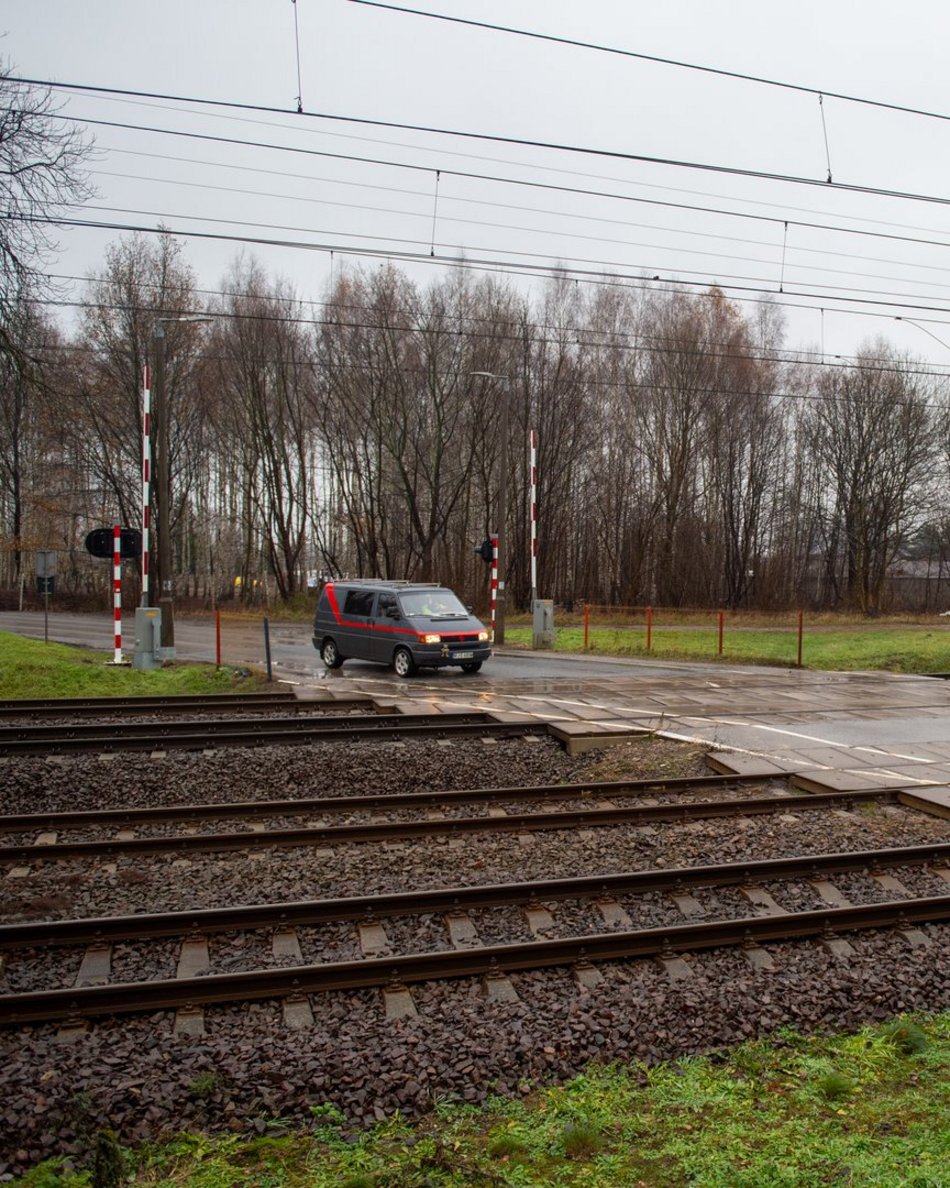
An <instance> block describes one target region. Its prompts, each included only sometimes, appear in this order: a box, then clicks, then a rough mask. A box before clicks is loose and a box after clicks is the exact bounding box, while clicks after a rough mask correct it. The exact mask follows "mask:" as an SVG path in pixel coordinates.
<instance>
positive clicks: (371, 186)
mask: <svg viewBox="0 0 950 1188" xmlns="http://www.w3.org/2000/svg"><path fill="white" fill-rule="evenodd" d="M222 167H223V168H240V167H238V166H230V165H224V166H222ZM91 172H92V174H93V175H94V176H96V177H113V178H118V179H121V180H127V181H143V182H147V183H148V184H149V185H150V186H154V185H156V184H157V185H168V186H180V187H182V188H185V189H194V190H201V191H202V192H205V191H213V192H218V193H223V194H239V195H242V196H244V197H251V198H267V199H269V200H277V201H285V202H297V203H303V204H305V205H307V206H345V207H346V208H347V209H349V210H363V211H370V212H373V213H384V214H396V215H400V216H405V217H408V218H420V217H430V216H428V215H425V214H424V213H420V212H419V211H412V210H399V209H396V208H394V207H384V206H382V207H381V206H369V205H366V204H358V203H353V202H350V201H346V202H342V201H338V200H334V199H328V198H313V197H311V196H309V195H299V194H283V193H274V192H273V191H267V190H250V189H247V188H244V187H237V186H220V185H215V184H213V183H209V182H189V181H182V180H180V179H178V178H161V177H145V176H143V175H142V174H134V173H121V172H118V171H115V170H108V169H94V170H92V171H91ZM435 172H436V174H439V173H441V170H436V171H435ZM295 176H302V175H295ZM308 180H309V179H308ZM321 180H322V181H323V182H324V184H331V185H337V186H344V187H349V188H356V189H367V190H378V191H382V192H384V193H388V194H398V195H401V196H406V197H414V198H426V197H428V195H427V194H426V192H425V191H424V190H409V189H403V188H401V187H396V186H386V185H382V184H380V183H376V182H356V181H349V180H347V179H343V178H323V179H321ZM440 202H448V203H456V204H461V205H466V206H484V207H488V208H490V209H493V210H511V211H518V212H519V213H526V214H533V215H547V216H550V217H552V218H560V219H568V220H576V221H581V222H586V223H597V224H605V225H608V226H614V227H623V228H635V229H637V230H647V231H662V232H666V233H669V234H671V235H683V236H689V237H692V238H698V239H712V240H721V241H723V242H725V243H738V244H743V245H745V246H749V247H765V248H772V247H773V246H774V244H773V242H772V241H770V240H765V239H751V238H749V237H748V236H738V235H723V234H721V233H719V232H715V231H694V230H691V229H689V228H687V227H674V226H662V225H657V224H656V223H637V222H631V221H629V220H627V219H614V218H608V217H606V216H603V215H587V214H575V213H573V212H571V211H559V210H552V209H550V208H544V207H536V206H522V205H520V204H517V203H510V202H493V201H488V200H485V199H480V198H467V197H462V196H459V195H443V194H441V193H438V194H435V195H434V201H433V211H432V215H431V218H432V222H433V234H432V239H433V240H434V238H435V221H436V212H437V209H438V204H439V203H440ZM442 218H443V220H444V221H446V222H458V223H465V224H470V225H472V226H480V227H496V228H501V229H504V230H515V231H531V232H538V233H541V232H540V231H539V229H538V228H537V227H525V226H522V225H517V224H504V223H492V222H484V221H479V220H475V219H472V218H470V217H467V216H466V217H462V216H452V215H444V214H443V215H442ZM768 221H769V222H775V223H777V224H779V225H780V226H781V227H782V228H783V232H784V238H783V242H786V241H787V237H788V226H789V223H791V225H792V226H793V227H795V226H802V225H803V224H799V223H796V222H795V221H794V220H788V219H786V220H780V219H774V220H773V219H771V218H770V219H768ZM547 233H551V232H547ZM561 234H565V235H566V236H567V237H568V238H572V239H577V238H584V239H595V238H596V239H597V241H598V242H602V243H611V242H623V243H626V244H628V245H630V246H646V245H643V244H631V243H630V241H629V240H626V239H625V240H623V241H614V240H609V239H601V238H599V237H594V236H585V235H580V234H579V233H576V232H573V231H567V232H562V233H561ZM858 234H866V235H869V236H875V237H877V236H879V235H880V233H878V232H870V231H869V232H858ZM881 237H882V238H890V237H888V236H881ZM650 246H652V247H655V246H657V245H650ZM928 246H931V247H942V248H947V249H950V242H944V241H941V240H931V241H928ZM673 250H676V251H680V250H684V251H685V250H692V249H685V248H684V249H680V248H674V249H673ZM791 250H792V251H793V252H797V253H801V254H803V255H812V256H822V257H829V258H834V259H841V260H861V261H865V262H868V263H874V264H891V265H894V266H895V267H899V268H903V269H914V270H917V271H927V272H939V273H940V274H941V275H945V274H946V270H947V266H946V265H943V264H924V263H916V262H912V261H907V260H897V259H892V258H889V257H886V256H869V255H866V254H864V253H861V252H839V251H833V250H831V249H827V248H809V247H805V246H803V245H796V246H793V247H792V249H791ZM731 258H735V257H731ZM822 271H830V270H829V269H822ZM850 275H854V276H875V275H876V274H872V273H860V272H852V273H850ZM877 279H882V278H880V277H878V278H877ZM940 287H946V286H945V283H944V282H940Z"/></svg>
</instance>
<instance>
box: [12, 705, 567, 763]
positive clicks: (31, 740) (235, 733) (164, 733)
mask: <svg viewBox="0 0 950 1188" xmlns="http://www.w3.org/2000/svg"><path fill="white" fill-rule="evenodd" d="M547 732H548V728H547V725H546V724H545V723H539V722H533V721H526V722H503V721H498V720H497V719H496V718H494V717H492V716H491V715H490V714H486V713H481V712H474V713H470V712H462V713H445V714H412V715H404V714H395V713H380V714H353V715H348V716H345V717H344V716H329V717H326V718H323V719H315V718H312V717H310V718H307V719H305V720H302V719H301V717H300V715H299V714H297V715H294V716H287V717H282V716H278V715H268V716H266V717H264V718H261V719H254V718H229V719H211V720H208V719H202V718H197V719H194V720H192V719H177V720H174V721H164V720H161V719H160V720H157V721H150V722H121V721H119V722H106V723H103V722H95V723H88V724H86V723H71V724H41V725H33V724H30V725H14V726H3V727H0V756H7V757H16V756H21V755H49V754H67V753H81V752H94V753H105V754H110V753H115V752H122V751H165V750H172V749H174V750H182V749H185V750H208V749H214V748H218V747H253V746H302V745H306V744H309V743H315V742H339V741H344V740H345V741H352V740H354V739H366V738H372V739H390V740H392V739H400V738H406V739H408V738H420V737H434V738H466V737H483V738H499V737H501V738H504V737H512V736H517V735H527V734H531V735H544V734H547Z"/></svg>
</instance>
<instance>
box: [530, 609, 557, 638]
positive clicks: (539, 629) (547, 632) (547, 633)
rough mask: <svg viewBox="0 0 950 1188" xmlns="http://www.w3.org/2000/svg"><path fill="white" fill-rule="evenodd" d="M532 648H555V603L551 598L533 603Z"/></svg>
mask: <svg viewBox="0 0 950 1188" xmlns="http://www.w3.org/2000/svg"><path fill="white" fill-rule="evenodd" d="M531 646H532V647H533V648H539V649H543V648H553V647H554V602H553V600H552V599H550V598H536V599H535V600H534V602H533V603H532V626H531Z"/></svg>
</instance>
